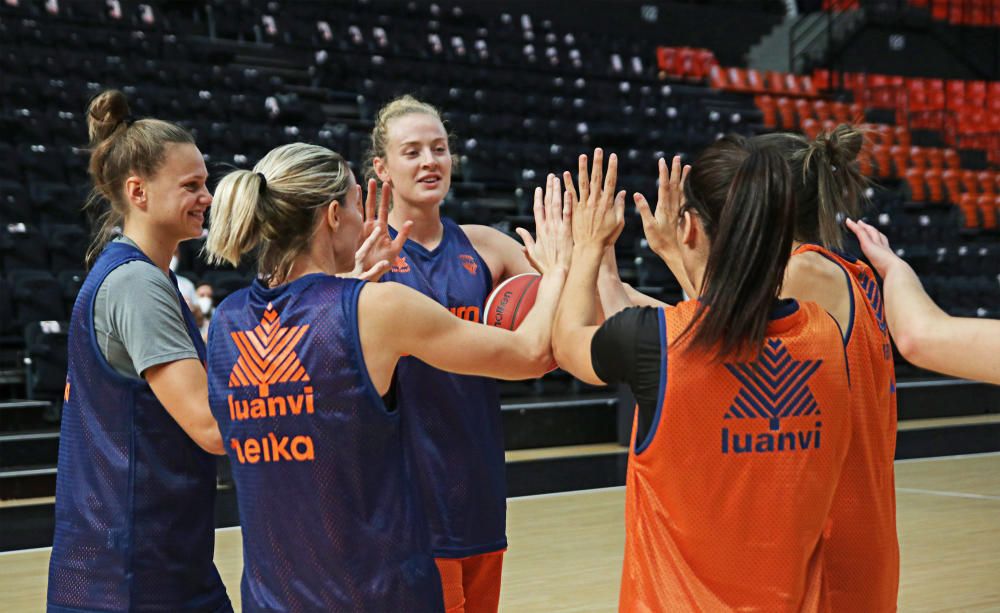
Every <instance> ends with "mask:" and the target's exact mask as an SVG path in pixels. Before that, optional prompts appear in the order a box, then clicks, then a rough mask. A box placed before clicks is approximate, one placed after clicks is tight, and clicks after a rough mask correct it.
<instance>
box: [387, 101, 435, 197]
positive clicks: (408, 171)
mask: <svg viewBox="0 0 1000 613" xmlns="http://www.w3.org/2000/svg"><path fill="white" fill-rule="evenodd" d="M387 141H388V142H387V145H386V155H385V158H375V160H374V163H375V172H376V174H378V177H379V179H380V180H381V181H383V182H389V183H390V184H391V185H392V196H393V200H394V202H396V203H406V204H409V205H412V206H418V207H424V206H436V205H438V204H440V203H441V201H442V200H444V197H445V196H446V195H447V194H448V190H449V189H450V188H451V164H452V160H451V150H450V149H449V148H448V133H447V132H446V131H445V129H444V125H443V124H442V123H441V121H440V120H439V119H437V118H436V117H434V116H433V115H429V114H427V113H409V114H407V115H403V116H402V117H397V118H396V119H393V120H392V121H391V122H389V126H388V139H387Z"/></svg>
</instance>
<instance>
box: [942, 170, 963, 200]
mask: <svg viewBox="0 0 1000 613" xmlns="http://www.w3.org/2000/svg"><path fill="white" fill-rule="evenodd" d="M941 180H942V181H943V182H944V188H945V189H946V190H947V191H948V201H949V202H952V203H954V204H958V202H959V200H960V199H961V197H962V191H963V190H962V171H960V170H955V169H954V168H949V169H947V170H945V171H944V172H942V173H941Z"/></svg>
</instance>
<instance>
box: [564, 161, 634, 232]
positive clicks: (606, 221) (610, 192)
mask: <svg viewBox="0 0 1000 613" xmlns="http://www.w3.org/2000/svg"><path fill="white" fill-rule="evenodd" d="M563 180H564V181H565V183H566V193H567V195H568V197H569V201H570V206H571V207H572V208H573V224H572V226H573V242H574V244H575V245H578V246H581V247H583V246H587V247H599V248H601V249H602V250H603V248H605V247H608V246H609V245H611V244H613V243H614V240H615V239H616V238H617V237H618V235H619V234H621V230H622V228H623V227H624V224H625V191H624V190H623V191H620V192H618V194H615V184H616V183H617V182H618V156H617V155H615V154H614V153H612V154H611V156H610V157H609V158H608V173H607V176H605V175H604V151H602V150H601V149H600V148H598V149H595V150H594V165H593V167H592V168H590V169H588V164H587V156H586V155H581V156H580V158H579V169H578V172H577V180H578V181H579V190H580V191H579V194H577V191H576V189H574V187H573V179H572V176H571V175H570V174H569V173H568V172H567V173H565V174H564V175H563Z"/></svg>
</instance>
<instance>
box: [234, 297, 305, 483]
mask: <svg viewBox="0 0 1000 613" xmlns="http://www.w3.org/2000/svg"><path fill="white" fill-rule="evenodd" d="M308 331H309V325H308V324H306V325H302V326H288V327H285V326H282V325H281V318H280V317H279V316H278V312H277V311H276V310H275V309H274V305H272V304H270V303H268V305H267V309H265V310H264V315H263V316H262V317H261V320H260V324H258V325H257V327H255V328H254V329H253V330H245V331H242V330H241V331H238V332H232V333H231V334H230V336H231V337H232V339H233V342H234V343H235V344H236V348H237V350H238V351H239V354H240V355H239V357H238V358H237V360H236V363H235V364H233V370H232V372H230V374H229V387H230V388H248V387H249V388H256V389H255V390H254V391H255V392H256V397H253V395H251V397H249V398H244V397H236V396H237V394H236V392H230V393H229V395H228V403H229V418H230V419H231V420H232V421H233V422H239V421H245V420H257V419H268V418H284V417H286V416H287V417H293V418H294V417H304V416H307V415H311V414H313V413H314V412H315V410H316V409H315V400H314V398H313V388H312V386H311V385H307V383H309V374H308V373H306V369H305V367H303V366H302V363H301V362H300V361H299V356H298V355H297V354H296V352H295V347H296V346H297V345H298V344H299V342H300V341H301V340H302V338H303V336H305V334H306V332H308ZM285 383H302V384H304V385H303V387H302V388H301V389H299V390H294V391H293V392H292V393H285V394H281V393H279V394H272V393H271V392H272V391H273V390H272V389H271V386H272V385H275V384H285ZM239 395H240V396H243V395H245V392H240V393H239ZM229 446H230V447H232V448H233V450H234V451H235V453H236V458H237V460H238V461H239V463H240V464H257V463H258V462H265V463H269V462H281V461H295V462H308V461H312V460H314V459H315V447H314V445H313V441H312V438H311V437H310V436H308V435H298V436H288V435H282V434H277V433H275V432H266V433H265V432H263V431H260V432H259V436H253V437H249V438H244V439H238V438H231V439H230V441H229Z"/></svg>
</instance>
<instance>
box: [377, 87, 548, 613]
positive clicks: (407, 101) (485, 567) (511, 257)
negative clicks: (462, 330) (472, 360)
mask: <svg viewBox="0 0 1000 613" xmlns="http://www.w3.org/2000/svg"><path fill="white" fill-rule="evenodd" d="M369 158H370V160H371V164H370V166H369V168H368V169H367V171H366V172H367V173H368V175H369V177H371V178H372V179H374V178H377V179H378V180H379V182H380V183H381V187H382V189H383V190H390V191H391V194H392V204H393V208H392V213H391V214H390V216H389V224H390V226H391V227H392V228H395V229H398V228H401V227H402V226H401V224H402V223H403V222H404V221H405V220H412V222H413V230H412V233H411V234H410V238H409V240H408V241H407V242H406V244H405V245H404V246H403V252H402V253H401V254H400V257H399V259H398V260H397V261H396V263H395V265H394V266H393V268H392V270H391V271H390V272H389V273H388V274H387V275H386V277H385V278H386V279H387V280H391V281H396V282H398V283H402V284H404V285H407V286H409V287H411V288H413V289H415V290H417V291H418V292H421V293H422V294H424V295H426V296H428V297H430V298H431V299H433V300H434V301H435V302H437V303H438V304H441V305H443V306H445V307H448V308H449V309H451V310H452V311H453V312H454V313H456V314H462V315H464V316H465V317H470V318H475V319H478V318H479V314H480V309H482V308H483V305H484V303H485V301H486V298H487V297H488V296H489V294H490V292H491V291H492V289H493V287H495V286H496V285H497V284H499V283H500V282H501V281H503V280H505V279H507V278H510V277H512V276H514V275H517V274H521V273H525V272H532V267H531V265H530V264H529V262H528V260H527V259H525V257H524V255H523V254H522V250H521V246H520V245H518V243H517V242H516V241H514V240H513V239H511V238H510V237H508V236H506V235H504V234H503V233H501V232H499V231H498V230H495V229H494V228H490V227H487V226H480V225H462V226H460V225H458V224H456V223H455V222H454V221H452V220H451V219H449V218H448V217H446V216H444V215H443V214H442V211H441V206H442V201H443V200H444V198H445V196H446V195H447V194H448V190H449V189H450V186H451V175H452V170H453V155H452V152H451V149H450V147H449V135H448V132H447V131H446V130H445V127H444V124H443V123H442V121H441V116H440V113H439V112H438V110H437V109H436V108H434V107H433V106H431V105H429V104H427V103H425V102H421V101H419V100H417V99H415V98H413V97H411V96H403V97H401V98H397V99H396V100H393V101H392V102H390V103H388V104H387V105H385V106H384V107H383V108H382V109H381V110H380V111H379V113H378V117H377V118H376V120H375V127H374V129H373V130H372V148H371V151H370V152H369ZM397 379H398V381H397V385H398V390H399V393H400V398H401V400H400V402H401V403H402V404H401V407H402V408H403V409H404V410H406V411H407V413H408V415H409V418H408V420H407V422H406V423H405V424H404V426H405V432H404V434H405V438H406V454H407V461H408V462H409V464H410V465H411V467H412V473H413V478H414V480H415V481H416V483H417V487H418V489H419V492H420V496H421V500H422V501H423V506H424V513H425V514H426V515H427V518H428V520H429V521H430V524H431V533H432V539H433V546H434V555H435V556H436V557H437V561H438V566H439V568H440V569H441V575H442V580H443V582H444V589H445V602H446V604H447V609H448V610H449V611H460V610H462V609H463V607H465V608H467V609H468V610H470V611H495V610H496V609H497V606H498V603H499V598H500V576H501V566H502V563H503V552H504V551H505V550H506V548H507V536H506V508H507V501H506V497H507V487H506V481H505V473H504V448H503V432H502V423H501V417H500V398H499V394H498V390H497V387H496V384H495V382H494V381H491V380H489V379H485V378H482V377H469V376H464V375H458V374H452V373H446V372H443V371H441V370H440V369H437V368H435V367H433V366H432V365H430V364H427V363H426V362H424V361H421V360H420V359H417V358H406V359H404V360H402V361H401V362H400V365H399V369H398V373H397ZM470 407H475V410H470Z"/></svg>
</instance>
